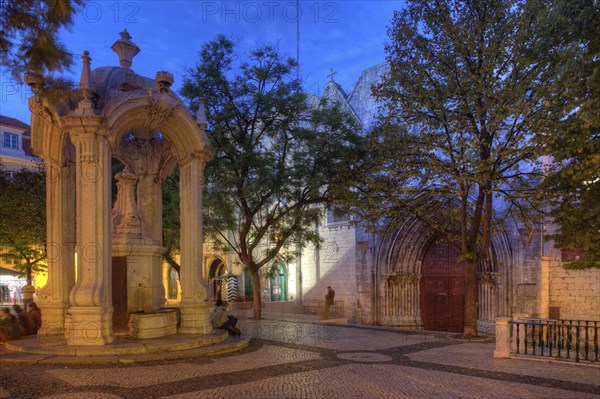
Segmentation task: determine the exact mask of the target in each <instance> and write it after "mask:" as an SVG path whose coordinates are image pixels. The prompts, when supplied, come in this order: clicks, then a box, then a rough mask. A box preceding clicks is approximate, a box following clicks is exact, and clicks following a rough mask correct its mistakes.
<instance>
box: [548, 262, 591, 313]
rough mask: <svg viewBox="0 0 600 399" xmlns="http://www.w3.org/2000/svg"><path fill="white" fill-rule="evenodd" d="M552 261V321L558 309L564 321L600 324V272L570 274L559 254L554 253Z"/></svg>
mask: <svg viewBox="0 0 600 399" xmlns="http://www.w3.org/2000/svg"><path fill="white" fill-rule="evenodd" d="M548 261H549V284H548V286H549V304H548V305H549V308H550V317H553V316H555V314H553V313H555V312H556V311H557V309H552V308H559V309H558V312H559V317H560V319H563V320H598V321H600V269H588V270H567V269H565V268H564V267H563V263H562V262H561V261H560V251H559V250H553V251H552V252H551V256H550V257H549V259H548Z"/></svg>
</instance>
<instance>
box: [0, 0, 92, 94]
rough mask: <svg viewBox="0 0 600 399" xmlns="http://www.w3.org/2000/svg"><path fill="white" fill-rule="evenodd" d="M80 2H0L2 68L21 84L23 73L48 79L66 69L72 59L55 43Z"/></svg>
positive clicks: (22, 0) (51, 0)
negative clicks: (30, 73) (8, 71)
mask: <svg viewBox="0 0 600 399" xmlns="http://www.w3.org/2000/svg"><path fill="white" fill-rule="evenodd" d="M82 4H83V0H20V1H3V2H2V6H1V7H0V20H2V30H1V31H0V52H1V53H2V66H4V67H8V68H9V69H10V70H11V72H12V74H13V77H14V78H15V79H16V80H17V81H19V82H20V81H21V79H22V77H23V73H24V72H32V73H34V74H37V75H40V76H47V75H49V74H52V73H53V72H62V71H64V69H66V68H68V67H69V66H70V65H71V64H72V62H73V57H72V55H71V54H70V53H69V52H68V51H67V49H66V48H65V46H64V45H63V44H62V43H61V42H60V41H59V40H58V34H59V32H60V30H61V29H63V28H68V27H69V26H70V25H71V24H72V19H73V16H74V15H75V12H76V11H77V8H78V7H79V6H81V5H82Z"/></svg>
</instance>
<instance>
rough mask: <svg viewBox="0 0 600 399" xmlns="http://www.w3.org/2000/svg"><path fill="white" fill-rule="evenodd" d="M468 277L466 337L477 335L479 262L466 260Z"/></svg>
mask: <svg viewBox="0 0 600 399" xmlns="http://www.w3.org/2000/svg"><path fill="white" fill-rule="evenodd" d="M466 268H467V277H466V286H465V329H464V336H465V337H466V338H474V337H477V334H478V333H477V317H478V313H479V312H478V304H477V262H475V261H472V260H467V261H466Z"/></svg>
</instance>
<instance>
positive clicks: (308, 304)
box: [302, 299, 345, 317]
mask: <svg viewBox="0 0 600 399" xmlns="http://www.w3.org/2000/svg"><path fill="white" fill-rule="evenodd" d="M302 307H303V309H304V313H305V314H316V315H321V314H323V311H324V310H325V300H324V299H304V300H303V301H302ZM344 314H345V312H344V301H343V300H339V301H337V300H334V301H333V306H332V307H331V309H330V310H329V316H330V317H332V316H336V317H343V316H344Z"/></svg>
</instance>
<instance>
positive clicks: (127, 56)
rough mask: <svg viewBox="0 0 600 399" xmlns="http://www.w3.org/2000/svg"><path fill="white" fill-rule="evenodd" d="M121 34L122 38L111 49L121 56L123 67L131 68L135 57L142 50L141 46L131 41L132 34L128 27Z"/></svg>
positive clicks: (120, 60) (120, 61)
mask: <svg viewBox="0 0 600 399" xmlns="http://www.w3.org/2000/svg"><path fill="white" fill-rule="evenodd" d="M119 35H121V38H120V39H119V40H117V41H116V42H115V43H114V44H113V45H112V47H111V49H112V50H113V51H114V52H115V53H117V55H118V56H119V64H120V65H121V68H127V69H131V63H132V61H133V57H135V56H136V54H137V53H139V52H140V48H139V47H138V46H137V45H136V44H135V43H133V42H132V41H131V35H130V34H129V32H127V29H125V30H124V31H123V32H121V33H119Z"/></svg>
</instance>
